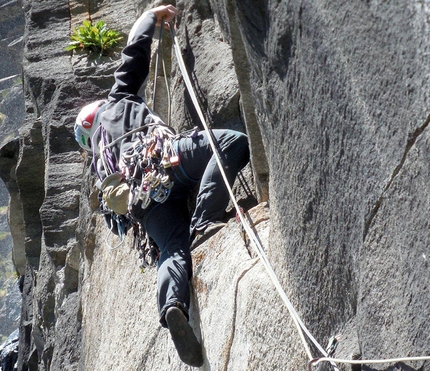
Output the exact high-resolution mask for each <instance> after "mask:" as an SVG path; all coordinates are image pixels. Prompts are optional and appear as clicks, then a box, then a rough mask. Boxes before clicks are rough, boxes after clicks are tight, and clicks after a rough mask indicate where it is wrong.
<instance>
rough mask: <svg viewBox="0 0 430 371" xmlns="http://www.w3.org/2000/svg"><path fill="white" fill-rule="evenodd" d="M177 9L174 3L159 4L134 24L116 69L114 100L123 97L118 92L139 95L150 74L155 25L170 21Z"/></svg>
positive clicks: (112, 92) (112, 95) (113, 90)
mask: <svg viewBox="0 0 430 371" xmlns="http://www.w3.org/2000/svg"><path fill="white" fill-rule="evenodd" d="M176 13H177V11H176V9H175V8H174V7H173V6H172V5H167V6H159V7H156V8H154V9H152V10H150V11H147V12H145V13H143V14H142V15H141V16H140V17H139V19H138V20H137V21H136V22H135V24H134V25H133V27H132V29H131V31H130V34H129V37H128V42H127V46H126V47H125V48H124V49H123V51H122V53H121V56H122V63H121V65H120V67H119V68H118V69H117V70H116V71H115V74H114V76H115V85H114V86H113V87H112V90H111V92H110V94H109V95H110V96H111V98H113V99H114V100H118V99H121V97H116V95H117V94H120V95H123V94H132V95H137V93H138V91H139V89H140V87H141V86H142V84H143V83H144V81H145V79H146V77H147V76H148V74H149V64H150V60H151V43H152V37H153V35H154V31H155V26H156V25H157V24H160V23H161V20H162V18H163V17H164V19H165V20H166V22H170V21H171V20H172V19H173V17H174V16H175V15H176Z"/></svg>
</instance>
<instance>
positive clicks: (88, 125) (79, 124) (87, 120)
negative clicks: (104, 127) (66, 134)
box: [75, 100, 107, 152]
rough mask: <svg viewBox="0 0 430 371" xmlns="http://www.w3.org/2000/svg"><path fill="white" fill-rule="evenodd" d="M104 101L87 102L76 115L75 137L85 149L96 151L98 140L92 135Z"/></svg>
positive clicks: (98, 124) (96, 126) (95, 129)
mask: <svg viewBox="0 0 430 371" xmlns="http://www.w3.org/2000/svg"><path fill="white" fill-rule="evenodd" d="M105 103H107V101H106V100H98V101H96V102H93V103H91V104H88V105H87V106H85V107H84V108H82V110H81V112H79V115H78V117H76V123H75V139H76V141H77V142H78V143H79V145H80V146H81V147H82V148H83V149H85V150H86V151H89V152H93V151H95V152H98V146H97V143H98V140H97V139H96V138H93V136H94V134H95V132H96V131H97V129H98V127H99V126H100V114H101V113H102V112H103V111H104V108H105V107H106V105H105ZM102 106H103V108H102Z"/></svg>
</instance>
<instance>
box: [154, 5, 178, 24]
mask: <svg viewBox="0 0 430 371" xmlns="http://www.w3.org/2000/svg"><path fill="white" fill-rule="evenodd" d="M151 12H152V13H154V14H155V15H156V17H157V26H160V25H161V20H162V19H163V18H164V21H165V22H167V23H169V22H171V21H172V20H173V18H175V16H176V15H177V14H178V10H177V9H176V8H175V7H174V6H173V5H161V6H157V7H155V8H152V9H151Z"/></svg>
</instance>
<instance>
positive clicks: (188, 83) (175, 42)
mask: <svg viewBox="0 0 430 371" xmlns="http://www.w3.org/2000/svg"><path fill="white" fill-rule="evenodd" d="M170 32H171V34H172V40H173V47H174V49H175V54H176V58H177V60H178V64H179V68H180V70H181V72H182V75H183V78H184V82H185V85H186V86H187V89H188V93H189V94H190V97H191V100H192V102H193V103H194V106H195V108H196V110H197V113H198V115H199V118H200V121H201V122H202V124H203V126H204V128H205V130H206V131H207V132H208V139H209V143H210V145H211V147H212V151H213V153H214V155H215V159H216V162H217V165H218V167H219V170H220V172H221V175H222V177H223V179H224V181H225V185H226V187H227V190H228V193H229V195H230V198H231V201H232V202H233V204H234V207H235V209H236V211H237V214H238V216H239V218H240V221H241V223H242V225H243V227H244V228H245V231H246V233H247V234H248V236H249V237H250V240H251V242H252V245H253V247H254V248H255V250H256V252H257V254H258V256H259V258H260V259H261V261H262V262H263V264H264V266H265V268H266V270H267V272H268V274H269V276H270V278H271V280H272V282H273V284H274V285H275V287H276V289H277V290H278V292H279V294H280V296H281V298H282V300H283V301H284V303H285V305H286V306H287V308H288V310H289V312H290V314H291V316H292V318H293V321H294V323H295V325H296V327H297V330H298V332H299V335H300V338H301V340H302V342H303V346H304V348H305V350H306V353H307V355H308V357H309V359H310V360H311V359H313V357H312V354H311V351H310V349H309V345H308V344H307V342H306V339H305V337H304V334H303V332H304V333H305V334H306V335H307V336H308V338H309V339H310V340H311V341H312V343H313V344H314V345H315V346H316V347H317V348H318V350H319V351H320V352H321V353H322V354H323V355H324V356H325V357H327V356H328V354H327V352H326V351H325V349H324V348H323V347H322V346H321V345H320V344H319V343H318V342H317V341H316V340H315V338H314V337H313V336H312V335H311V333H310V332H309V331H308V329H307V328H306V326H305V325H304V323H303V322H302V321H301V319H300V317H299V315H298V313H297V311H296V310H295V309H294V307H293V305H292V304H291V301H290V300H289V299H288V297H287V295H286V294H285V291H284V290H283V288H282V286H281V284H280V283H279V280H278V278H277V277H276V274H275V272H274V271H273V269H272V267H271V265H270V262H269V259H268V258H267V256H266V254H265V252H264V250H263V247H262V246H261V244H260V242H259V241H258V238H257V236H256V235H255V233H254V231H253V230H252V229H251V227H250V226H249V224H248V222H247V220H246V219H245V218H244V216H243V215H242V212H241V211H240V207H239V205H238V203H237V201H236V199H235V196H234V194H233V190H232V189H231V187H230V184H229V182H228V179H227V176H226V174H225V171H224V168H223V166H222V162H221V159H220V155H219V153H218V151H217V148H216V146H215V143H214V141H213V139H212V136H211V135H210V133H209V127H208V126H207V124H206V120H205V118H204V115H203V113H202V111H201V108H200V105H199V103H198V100H197V97H196V95H195V93H194V89H193V87H192V84H191V81H190V78H189V76H188V72H187V69H186V67H185V64H184V61H183V59H182V55H181V51H180V49H179V43H178V39H177V37H176V33H175V31H174V26H173V25H172V24H170ZM333 366H334V367H335V368H336V365H335V364H333Z"/></svg>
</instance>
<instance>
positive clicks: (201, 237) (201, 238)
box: [190, 222, 227, 251]
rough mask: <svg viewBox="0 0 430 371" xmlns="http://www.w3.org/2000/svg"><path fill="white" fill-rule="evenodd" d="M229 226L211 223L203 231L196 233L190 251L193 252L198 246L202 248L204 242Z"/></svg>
mask: <svg viewBox="0 0 430 371" xmlns="http://www.w3.org/2000/svg"><path fill="white" fill-rule="evenodd" d="M226 225H227V224H226V223H222V222H217V223H211V224H209V225H208V226H207V227H206V228H205V229H203V230H202V231H196V232H195V236H194V239H193V242H192V243H191V247H190V250H191V251H193V250H194V249H195V248H196V247H197V246H200V245H201V244H202V243H203V242H205V241H207V240H208V239H209V238H211V237H212V236H214V235H215V233H217V232H218V231H219V230H220V229H221V228H222V227H225V226H226Z"/></svg>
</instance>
